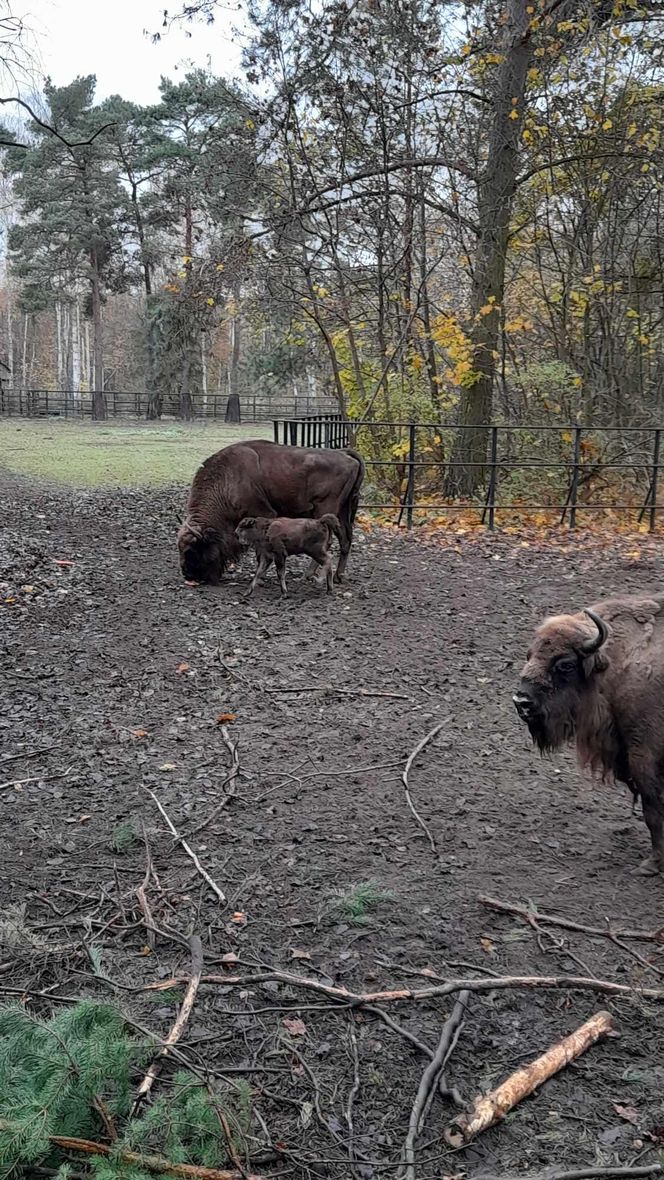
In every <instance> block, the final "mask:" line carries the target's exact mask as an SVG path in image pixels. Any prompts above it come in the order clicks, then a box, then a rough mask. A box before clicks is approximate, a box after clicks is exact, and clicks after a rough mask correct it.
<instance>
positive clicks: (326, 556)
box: [235, 512, 343, 597]
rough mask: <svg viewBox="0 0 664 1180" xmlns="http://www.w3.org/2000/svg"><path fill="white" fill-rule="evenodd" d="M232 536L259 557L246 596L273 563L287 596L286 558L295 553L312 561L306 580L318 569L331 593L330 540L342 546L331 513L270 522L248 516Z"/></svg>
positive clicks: (335, 521) (337, 523)
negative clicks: (313, 517)
mask: <svg viewBox="0 0 664 1180" xmlns="http://www.w3.org/2000/svg"><path fill="white" fill-rule="evenodd" d="M235 534H236V536H237V538H238V540H239V541H240V542H241V543H242V544H243V545H252V546H253V548H254V550H255V552H256V557H257V558H258V565H257V567H256V573H255V574H254V576H253V579H252V582H251V586H250V587H249V592H248V595H247V597H249V596H250V595H251V594H253V592H254V590H255V589H256V585H257V583H258V581H259V580H260V578H262V577H263V575H264V574H265V573H266V572H267V570H268V569H269V568H270V566H271V564H272V562H274V564H275V565H276V567H277V576H278V578H279V585H280V587H281V593H282V594H286V593H287V590H286V558H287V557H288V556H291V555H293V554H296V553H306V554H307V556H308V557H310V558H311V566H310V569H309V573H308V575H307V577H313V575H314V574H315V573H316V572H317V571H318V569H322V570H323V573H324V574H325V579H326V583H327V592H328V594H331V593H332V582H333V575H332V554H331V552H330V549H331V545H332V537H333V536H334V537H337V539H338V541H339V544H340V545H341V542H342V540H343V533H342V531H341V525H340V524H339V521H338V520H337V518H336V516H334V515H333V514H332V513H331V512H327V513H325V515H324V516H321V517H319V518H318V520H292V519H291V518H289V517H286V516H279V517H277V519H276V520H270V519H269V518H268V517H265V516H258V517H253V516H250V517H247V518H246V519H245V520H241V521H240V523H239V525H238V526H237V528H236V530H235Z"/></svg>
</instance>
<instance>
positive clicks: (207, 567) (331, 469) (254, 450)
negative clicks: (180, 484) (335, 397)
mask: <svg viewBox="0 0 664 1180" xmlns="http://www.w3.org/2000/svg"><path fill="white" fill-rule="evenodd" d="M364 470H365V469H364V462H363V460H362V457H361V455H358V454H357V452H356V451H351V450H346V451H328V450H322V449H321V450H306V449H305V448H304V447H287V446H281V445H280V444H279V443H273V442H266V441H264V440H262V439H258V440H257V441H252V442H240V443H233V445H232V446H230V447H224V449H223V450H222V451H217V453H216V454H215V455H211V456H210V458H209V459H206V460H205V462H204V463H202V464H201V466H200V467H199V468H198V471H197V472H196V474H195V476H194V481H193V483H192V486H191V491H190V493H189V500H188V502H187V513H186V517H185V520H184V522H183V524H182V526H181V528H180V531H179V533H178V549H179V552H180V568H181V570H182V573H183V574H184V576H185V578H187V579H188V580H189V581H192V582H210V583H217V582H219V581H220V580H221V576H222V574H223V572H224V570H225V568H226V566H227V565H228V563H229V562H230V561H232V560H233V559H234V558H236V557H238V555H239V553H240V552H241V545H240V543H239V541H238V538H237V537H236V535H235V528H236V525H238V524H239V522H240V521H241V520H242V519H243V518H244V517H246V516H270V517H274V516H292V517H315V518H317V517H320V516H324V515H325V514H326V513H328V512H331V513H333V514H334V515H335V516H336V517H338V519H339V523H340V526H341V534H342V538H343V539H342V540H341V542H340V554H339V562H338V565H337V570H336V574H335V578H336V580H337V581H340V580H341V577H342V575H343V572H344V570H345V568H346V563H347V561H348V554H349V553H350V547H351V542H352V539H353V524H354V522H355V514H356V512H357V505H358V501H359V497H360V488H361V486H362V480H363V479H364Z"/></svg>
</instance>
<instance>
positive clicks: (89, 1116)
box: [0, 1000, 252, 1180]
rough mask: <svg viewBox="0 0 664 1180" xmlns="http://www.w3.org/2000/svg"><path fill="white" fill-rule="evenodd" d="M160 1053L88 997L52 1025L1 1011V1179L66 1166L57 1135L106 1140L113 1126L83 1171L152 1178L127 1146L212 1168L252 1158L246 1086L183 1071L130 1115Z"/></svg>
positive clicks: (98, 1177)
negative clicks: (102, 1149)
mask: <svg viewBox="0 0 664 1180" xmlns="http://www.w3.org/2000/svg"><path fill="white" fill-rule="evenodd" d="M154 1052H155V1047H154V1046H150V1045H148V1044H147V1043H146V1042H144V1041H139V1040H138V1039H137V1038H135V1037H134V1036H133V1035H132V1034H131V1033H130V1030H129V1028H128V1026H127V1024H126V1023H125V1021H124V1019H123V1017H122V1014H121V1013H120V1012H118V1011H117V1010H116V1009H115V1008H113V1007H111V1006H109V1005H106V1004H99V1003H96V1002H93V1001H91V1000H82V1001H81V1002H80V1003H78V1004H76V1005H75V1006H74V1007H72V1008H66V1009H64V1010H62V1011H60V1012H58V1013H57V1014H56V1015H55V1016H53V1017H51V1019H50V1020H46V1021H44V1020H39V1019H37V1018H36V1017H34V1016H32V1015H30V1013H28V1012H26V1011H25V1010H24V1009H23V1008H20V1007H9V1008H0V1177H3V1176H9V1175H11V1174H14V1173H17V1172H21V1171H23V1170H25V1168H26V1167H29V1166H30V1165H36V1164H47V1165H48V1166H51V1167H57V1166H58V1165H59V1164H62V1153H61V1152H59V1151H58V1149H57V1148H56V1147H55V1146H54V1145H53V1143H52V1142H51V1137H53V1136H59V1137H61V1136H66V1137H71V1138H78V1139H90V1140H94V1141H96V1142H104V1143H106V1144H108V1143H109V1124H110V1125H112V1127H113V1128H114V1129H115V1132H116V1133H117V1139H116V1141H115V1142H114V1143H113V1145H112V1151H111V1154H110V1156H109V1157H108V1158H101V1157H99V1156H92V1157H90V1158H87V1157H81V1158H80V1159H79V1158H78V1157H77V1159H76V1164H75V1169H74V1170H75V1171H76V1173H77V1174H80V1173H81V1171H82V1170H87V1171H88V1172H89V1174H91V1175H92V1176H94V1177H95V1180H139V1178H145V1177H146V1176H147V1173H146V1172H145V1171H143V1170H142V1169H141V1168H140V1164H138V1166H131V1165H129V1164H128V1163H127V1162H126V1161H125V1160H123V1159H122V1156H123V1154H124V1153H127V1152H135V1153H137V1154H138V1155H158V1156H160V1157H163V1158H165V1159H167V1160H168V1161H170V1163H172V1164H194V1165H202V1166H204V1167H212V1168H223V1167H225V1166H227V1165H228V1164H229V1162H232V1159H233V1156H235V1157H236V1158H237V1157H238V1156H243V1155H245V1154H246V1143H245V1136H246V1135H247V1134H248V1132H249V1130H250V1127H251V1121H252V1110H251V1091H250V1089H249V1087H248V1085H246V1083H242V1082H240V1083H238V1084H237V1085H233V1086H232V1087H231V1086H230V1085H229V1086H223V1085H221V1086H218V1087H215V1088H214V1089H213V1088H212V1086H211V1085H209V1084H206V1083H203V1082H202V1081H200V1080H199V1079H198V1078H197V1077H195V1076H194V1075H192V1074H189V1073H187V1072H184V1071H180V1072H178V1073H176V1074H174V1075H173V1076H171V1077H167V1078H164V1080H163V1081H162V1093H161V1095H160V1096H159V1097H158V1098H157V1099H156V1100H155V1101H154V1102H153V1103H152V1105H151V1106H148V1107H146V1108H145V1109H144V1110H143V1111H141V1112H140V1113H139V1115H138V1116H137V1117H134V1118H131V1117H130V1111H131V1107H132V1101H133V1096H134V1092H135V1089H136V1084H137V1082H138V1081H139V1080H140V1077H141V1076H142V1072H143V1071H144V1070H145V1068H146V1067H147V1064H148V1063H149V1061H150V1059H151V1058H152V1056H153V1055H154ZM229 1135H230V1140H231V1142H230V1143H229ZM67 1171H68V1166H67V1165H66V1164H65V1165H63V1166H62V1167H61V1168H60V1178H61V1180H66V1174H67Z"/></svg>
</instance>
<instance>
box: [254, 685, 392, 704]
mask: <svg viewBox="0 0 664 1180" xmlns="http://www.w3.org/2000/svg"><path fill="white" fill-rule="evenodd" d="M265 691H266V692H269V693H273V692H294V693H298V692H331V693H334V694H335V696H339V697H386V698H387V699H388V700H391V701H409V700H410V697H405V696H404V695H403V693H400V692H374V691H373V690H372V689H369V688H335V687H334V685H333V684H305V685H302V686H301V687H300V688H290V687H287V686H286V685H283V686H281V687H277V688H266V689H265Z"/></svg>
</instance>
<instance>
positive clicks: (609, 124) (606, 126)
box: [602, 119, 613, 131]
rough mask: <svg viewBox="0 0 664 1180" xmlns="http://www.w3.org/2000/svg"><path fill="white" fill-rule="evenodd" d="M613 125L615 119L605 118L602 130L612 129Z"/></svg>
mask: <svg viewBox="0 0 664 1180" xmlns="http://www.w3.org/2000/svg"><path fill="white" fill-rule="evenodd" d="M612 127H613V119H605V120H604V122H603V123H602V131H610V130H611V128H612Z"/></svg>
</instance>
